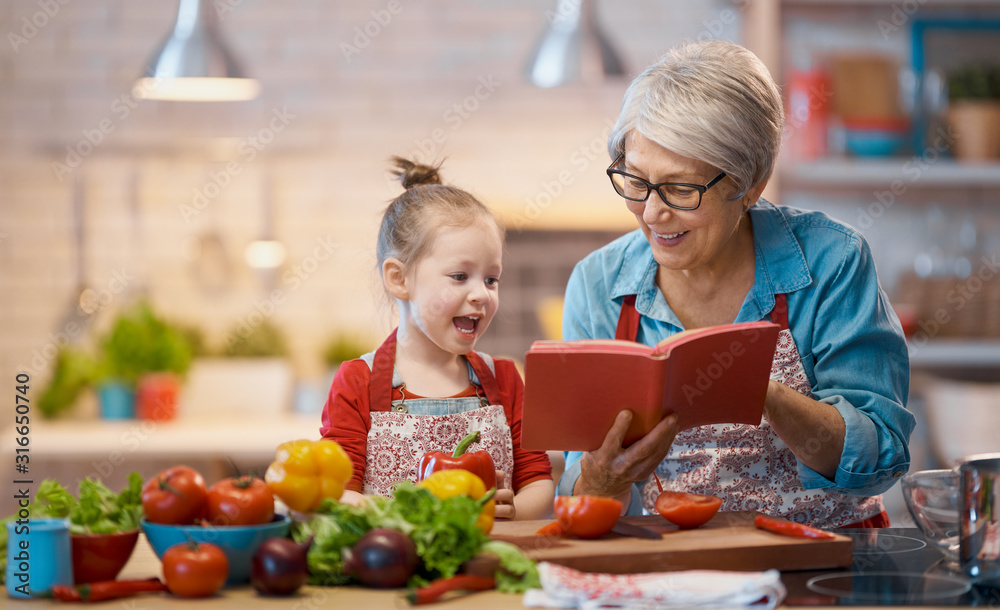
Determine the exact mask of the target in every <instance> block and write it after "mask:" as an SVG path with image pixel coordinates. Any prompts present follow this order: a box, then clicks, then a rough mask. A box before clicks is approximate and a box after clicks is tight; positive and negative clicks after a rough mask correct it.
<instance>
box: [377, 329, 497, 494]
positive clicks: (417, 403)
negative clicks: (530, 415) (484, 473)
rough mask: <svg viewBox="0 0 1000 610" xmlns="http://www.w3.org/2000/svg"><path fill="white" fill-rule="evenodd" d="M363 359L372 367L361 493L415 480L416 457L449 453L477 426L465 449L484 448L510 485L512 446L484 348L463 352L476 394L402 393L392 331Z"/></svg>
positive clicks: (387, 490) (379, 491)
mask: <svg viewBox="0 0 1000 610" xmlns="http://www.w3.org/2000/svg"><path fill="white" fill-rule="evenodd" d="M365 360H366V361H367V362H368V366H369V367H370V368H371V371H372V376H371V386H370V397H369V398H370V403H369V404H370V407H369V409H370V415H371V426H370V427H369V429H368V449H367V461H368V465H367V469H366V470H365V477H364V493H366V494H378V495H382V496H390V495H392V491H393V485H394V484H395V483H396V482H397V481H402V480H404V479H405V480H409V481H416V480H417V462H418V461H419V460H420V458H421V456H423V455H424V454H425V453H427V452H428V451H443V452H445V453H448V454H450V453H451V452H452V451H454V450H455V446H456V445H457V444H458V442H459V441H460V440H462V438H464V437H465V436H466V435H468V434H469V433H470V432H472V431H474V430H479V431H480V439H479V443H478V444H476V445H473V446H472V447H471V448H470V451H488V452H489V453H490V456H491V457H492V458H493V463H494V464H495V465H496V467H497V470H502V471H503V472H504V473H505V474H506V481H507V484H508V485H510V481H511V477H512V475H513V471H514V458H513V455H514V450H513V446H512V444H511V437H510V427H509V426H508V425H507V416H506V415H505V413H504V408H503V405H502V404H500V387H499V385H498V384H497V380H496V376H495V375H494V374H493V361H492V359H491V358H490V357H489V356H486V355H485V354H483V355H480V354H478V353H477V352H469V353H468V354H466V360H467V361H468V365H469V380H470V382H472V383H473V384H475V385H476V386H477V388H476V393H477V396H471V397H466V398H420V399H412V398H406V399H404V398H403V393H402V387H403V380H402V379H401V378H400V377H399V374H398V373H397V372H396V370H395V366H394V363H395V360H396V331H393V332H392V334H391V335H389V338H388V339H386V340H385V343H383V344H382V346H381V347H379V348H378V350H376V351H375V353H374V354H373V355H366V357H365Z"/></svg>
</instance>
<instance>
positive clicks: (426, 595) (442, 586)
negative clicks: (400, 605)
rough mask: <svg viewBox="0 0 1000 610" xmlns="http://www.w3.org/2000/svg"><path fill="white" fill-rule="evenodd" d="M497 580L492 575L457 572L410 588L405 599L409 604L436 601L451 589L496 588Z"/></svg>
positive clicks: (476, 589)
mask: <svg viewBox="0 0 1000 610" xmlns="http://www.w3.org/2000/svg"><path fill="white" fill-rule="evenodd" d="M496 586H497V580H496V579H495V578H493V577H492V576H473V575H472V574H458V575H457V576H450V577H448V578H439V579H437V580H435V581H433V582H431V583H430V584H429V585H427V586H425V587H420V588H419V589H411V590H410V592H409V593H407V594H406V599H407V600H409V602H410V603H411V604H414V605H416V604H429V603H431V602H434V601H437V600H438V599H439V598H440V597H441V596H442V595H444V594H445V593H450V592H452V591H488V590H490V589H493V588H496Z"/></svg>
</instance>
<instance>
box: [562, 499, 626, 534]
mask: <svg viewBox="0 0 1000 610" xmlns="http://www.w3.org/2000/svg"><path fill="white" fill-rule="evenodd" d="M552 511H553V513H555V517H556V523H558V524H559V527H560V528H562V530H563V531H564V532H565V533H567V534H569V535H570V536H573V537H574V538H585V539H586V538H600V537H601V536H603V535H604V534H607V533H608V532H610V531H611V528H613V527H614V526H615V523H618V517H620V516H621V514H622V503H621V502H619V501H618V500H615V499H614V498H605V497H602V496H587V495H581V496H556V498H555V500H554V501H553V503H552Z"/></svg>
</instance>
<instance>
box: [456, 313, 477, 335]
mask: <svg viewBox="0 0 1000 610" xmlns="http://www.w3.org/2000/svg"><path fill="white" fill-rule="evenodd" d="M452 320H453V323H454V324H455V328H457V329H458V332H460V333H462V334H463V335H474V334H476V329H477V328H478V327H479V317H477V316H457V317H455V318H453V319H452Z"/></svg>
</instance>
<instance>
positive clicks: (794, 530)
mask: <svg viewBox="0 0 1000 610" xmlns="http://www.w3.org/2000/svg"><path fill="white" fill-rule="evenodd" d="M753 524H754V525H755V526H756V527H757V528H759V529H762V530H767V531H769V532H774V533H775V534H781V535H782V536H791V537H793V538H815V539H826V538H835V536H834V535H833V534H831V533H830V532H827V531H825V530H821V529H819V528H816V527H812V526H809V525H803V524H802V523H795V522H793V521H785V520H784V519H775V518H773V517H768V516H767V515H757V516H756V517H755V518H754V520H753Z"/></svg>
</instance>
